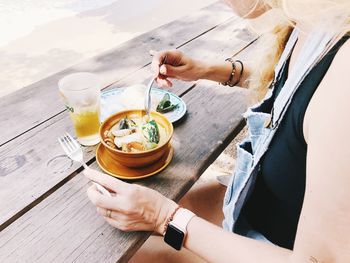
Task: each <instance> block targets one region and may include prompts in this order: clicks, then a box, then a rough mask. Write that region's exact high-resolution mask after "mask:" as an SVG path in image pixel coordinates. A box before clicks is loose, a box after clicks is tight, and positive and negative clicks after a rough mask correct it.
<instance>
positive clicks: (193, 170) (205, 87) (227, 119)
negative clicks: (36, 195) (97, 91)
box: [0, 82, 245, 262]
mask: <svg viewBox="0 0 350 263" xmlns="http://www.w3.org/2000/svg"><path fill="white" fill-rule="evenodd" d="M244 91H245V90H242V89H235V88H229V87H222V86H218V85H217V84H213V83H210V82H200V84H198V86H196V87H195V88H194V89H193V90H191V91H190V92H188V93H187V94H186V95H184V97H183V99H184V100H185V102H186V104H187V105H188V114H187V118H186V119H185V120H184V121H183V122H182V123H180V124H179V125H178V126H176V127H175V132H174V139H173V145H174V148H175V154H174V158H173V161H172V163H171V164H170V165H169V167H168V168H167V169H166V170H165V171H164V172H162V173H161V174H159V175H156V176H154V177H151V178H148V179H144V180H141V181H139V182H138V183H140V184H142V185H145V186H148V187H151V188H153V189H156V190H158V191H160V192H161V193H163V194H165V195H166V196H168V197H169V198H172V199H174V200H179V199H180V197H182V196H183V195H184V194H185V193H186V192H187V191H188V189H189V188H190V187H191V186H192V184H193V183H194V182H195V181H196V180H197V179H198V177H199V176H200V175H201V174H202V172H203V171H204V170H205V169H206V168H207V167H208V166H209V165H210V163H211V162H212V161H213V160H215V159H216V157H217V156H218V155H219V154H220V152H221V151H222V150H223V149H224V148H225V147H226V145H227V144H228V143H229V142H230V141H231V139H233V138H234V137H235V136H236V134H237V133H238V132H239V130H240V129H241V127H242V126H243V118H242V116H241V114H242V113H243V111H244V110H245V104H244V96H245V93H244ZM217 116H220V118H217ZM92 167H94V168H95V167H96V165H95V164H93V165H92ZM87 184H88V182H87V179H86V178H84V177H83V176H82V175H81V174H78V175H77V176H75V177H74V178H72V180H70V181H68V182H67V183H66V184H64V185H63V186H62V187H60V188H59V189H58V190H57V191H55V192H54V193H52V194H51V195H50V196H48V197H47V198H46V199H45V200H44V201H43V202H41V203H40V204H38V205H37V206H35V207H34V208H33V209H31V210H30V211H28V212H27V213H26V214H24V215H23V216H22V217H21V218H19V219H18V220H17V221H15V222H14V223H13V224H11V225H10V226H8V227H7V228H5V229H4V230H3V231H2V232H0V262H17V261H26V262H62V261H64V262H73V261H74V262H116V261H117V262H127V260H128V259H129V258H130V257H131V255H132V254H133V253H134V252H135V250H136V249H137V248H138V247H139V246H141V244H142V243H143V241H144V240H145V239H146V238H147V237H148V235H149V233H123V232H121V231H119V230H116V229H113V228H112V227H110V226H109V225H107V224H106V223H104V222H103V220H102V219H101V218H100V217H99V216H98V215H97V214H96V211H95V209H94V207H93V206H92V204H90V203H89V201H88V199H87V197H86V193H85V190H86V187H87ZM174 186H176V187H174Z"/></svg>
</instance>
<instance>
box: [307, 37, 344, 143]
mask: <svg viewBox="0 0 350 263" xmlns="http://www.w3.org/2000/svg"><path fill="white" fill-rule="evenodd" d="M349 61H350V40H347V41H346V42H345V43H344V44H343V45H342V47H341V48H340V49H339V51H338V52H337V54H336V56H335V57H334V59H333V62H332V64H331V66H330V68H329V69H328V71H327V73H326V75H325V76H324V78H323V80H322V82H321V83H320V85H319V87H318V88H317V90H316V92H315V94H314V95H313V97H312V99H311V101H310V103H309V106H308V108H307V110H306V114H305V119H304V137H305V139H306V141H308V137H309V128H310V125H311V123H312V122H314V123H315V122H318V121H333V120H335V118H334V117H335V116H337V118H336V119H338V120H341V122H342V123H343V121H344V117H347V119H348V122H350V118H348V116H349V114H350V103H349V102H350V67H349ZM327 118H330V119H329V120H328V119H327ZM349 125H350V123H349Z"/></svg>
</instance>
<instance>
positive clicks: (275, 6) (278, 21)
mask: <svg viewBox="0 0 350 263" xmlns="http://www.w3.org/2000/svg"><path fill="white" fill-rule="evenodd" d="M262 3H263V4H265V5H268V6H269V7H271V8H272V9H271V10H270V11H269V12H268V13H272V15H271V14H270V16H269V15H267V17H268V18H267V19H266V18H261V19H262V20H264V19H265V20H266V21H265V22H264V24H265V25H267V27H263V28H262V29H261V28H259V29H258V33H259V34H261V37H260V38H259V40H258V44H257V45H258V46H259V48H258V49H257V52H256V54H254V56H253V59H254V60H252V62H251V63H250V64H251V66H252V74H251V76H250V78H249V80H248V81H249V87H250V90H251V94H252V96H251V98H252V103H256V102H257V101H260V100H261V99H262V98H263V97H264V96H265V94H266V91H267V89H268V87H269V86H270V84H271V82H272V80H273V78H274V68H275V65H276V64H277V62H278V60H279V58H280V56H281V54H282V52H283V50H284V48H285V45H286V42H287V40H288V38H289V35H290V33H291V31H292V29H293V27H294V26H295V23H297V24H302V25H303V28H308V29H312V28H314V27H317V26H320V25H322V29H323V30H327V31H329V32H330V33H331V34H332V35H334V39H333V41H332V43H331V45H330V47H332V45H334V44H335V43H336V42H337V41H338V40H339V39H340V38H341V37H342V36H343V35H344V34H346V33H347V32H349V31H350V0H257V4H256V6H257V5H259V4H262ZM261 23H262V22H261V21H259V24H261ZM253 27H254V26H253ZM330 47H329V48H330ZM328 51H329V49H327V50H325V51H324V55H325V54H326V53H327V52H328Z"/></svg>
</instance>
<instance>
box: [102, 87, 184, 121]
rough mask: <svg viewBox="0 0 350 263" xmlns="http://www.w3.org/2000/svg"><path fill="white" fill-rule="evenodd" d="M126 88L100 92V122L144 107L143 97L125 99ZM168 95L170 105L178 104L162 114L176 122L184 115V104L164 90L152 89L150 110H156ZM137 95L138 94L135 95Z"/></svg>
mask: <svg viewBox="0 0 350 263" xmlns="http://www.w3.org/2000/svg"><path fill="white" fill-rule="evenodd" d="M134 87H136V88H139V89H140V88H141V89H143V88H144V87H145V86H144V85H138V86H134ZM127 88H128V87H123V88H112V89H109V90H106V91H102V93H101V121H104V120H105V119H107V118H108V117H109V116H111V115H112V114H114V113H116V112H119V111H122V110H127V109H135V108H143V107H144V97H142V96H141V97H140V96H137V98H130V97H125V90H126V89H127ZM166 93H168V94H169V95H170V101H171V103H172V104H178V106H177V107H176V108H175V109H174V110H173V111H170V112H166V113H164V115H165V116H166V117H167V118H168V119H169V121H171V122H173V123H174V122H176V121H178V120H180V119H181V118H182V117H183V116H184V115H185V114H186V110H187V109H186V104H185V102H184V101H183V100H182V99H181V98H180V97H178V96H176V95H175V94H174V93H171V92H169V91H166V90H162V89H158V88H152V92H151V95H152V106H151V110H154V111H155V110H156V108H157V105H158V103H159V102H160V101H161V99H162V98H163V97H164V95H165V94H166ZM137 95H139V94H137ZM125 101H127V103H125ZM130 105H132V106H130Z"/></svg>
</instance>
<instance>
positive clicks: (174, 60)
mask: <svg viewBox="0 0 350 263" xmlns="http://www.w3.org/2000/svg"><path fill="white" fill-rule="evenodd" d="M150 54H151V55H153V60H152V65H151V67H152V71H153V72H154V77H155V78H156V82H157V84H158V86H160V87H171V86H172V85H173V84H172V82H171V81H170V80H169V78H175V79H180V80H184V81H193V80H198V79H200V78H202V76H203V73H204V71H205V65H204V64H203V63H201V62H200V61H196V60H193V59H191V58H189V57H188V56H186V55H184V54H183V53H182V52H181V51H179V50H170V51H161V52H156V51H153V50H151V51H150Z"/></svg>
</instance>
